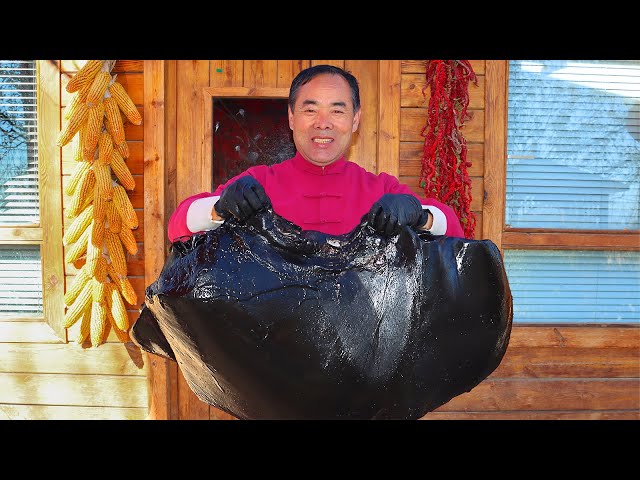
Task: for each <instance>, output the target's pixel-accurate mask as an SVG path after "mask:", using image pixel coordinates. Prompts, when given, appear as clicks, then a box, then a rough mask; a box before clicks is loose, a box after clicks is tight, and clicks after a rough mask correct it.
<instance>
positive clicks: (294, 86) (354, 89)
mask: <svg viewBox="0 0 640 480" xmlns="http://www.w3.org/2000/svg"><path fill="white" fill-rule="evenodd" d="M327 73H328V74H330V75H340V76H341V77H342V78H344V79H345V80H346V81H347V83H348V84H349V87H351V101H352V102H353V111H354V112H357V111H358V110H360V87H359V86H358V80H357V79H356V77H354V76H353V75H352V74H351V73H349V72H347V71H346V70H344V69H342V68H340V67H336V66H334V65H324V64H322V65H314V66H313V67H309V68H305V69H304V70H302V71H301V72H300V73H298V75H296V77H295V78H294V79H293V81H292V82H291V88H290V90H289V108H290V109H291V111H292V112H293V110H294V107H295V105H296V100H297V98H298V90H300V87H302V86H303V85H305V84H307V83H309V81H311V79H313V78H315V77H317V76H318V75H322V74H327Z"/></svg>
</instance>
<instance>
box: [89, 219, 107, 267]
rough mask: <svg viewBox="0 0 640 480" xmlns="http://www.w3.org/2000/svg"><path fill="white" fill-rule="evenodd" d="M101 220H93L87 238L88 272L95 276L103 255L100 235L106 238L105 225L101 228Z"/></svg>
mask: <svg viewBox="0 0 640 480" xmlns="http://www.w3.org/2000/svg"><path fill="white" fill-rule="evenodd" d="M99 225H101V222H96V221H95V220H94V221H93V222H91V227H90V229H91V230H90V233H89V237H88V238H87V263H86V264H85V267H84V268H86V269H87V273H88V274H89V275H91V276H95V273H96V270H97V269H98V262H99V261H100V257H101V256H102V246H103V243H102V242H100V238H98V237H100V236H102V237H103V238H104V227H102V229H100V226H99Z"/></svg>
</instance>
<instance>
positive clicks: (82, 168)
mask: <svg viewBox="0 0 640 480" xmlns="http://www.w3.org/2000/svg"><path fill="white" fill-rule="evenodd" d="M90 166H91V163H90V162H78V163H77V164H76V168H75V169H74V170H73V173H72V174H71V178H70V179H69V183H67V186H66V187H64V193H66V194H67V195H68V196H71V195H73V192H75V190H76V187H77V186H78V184H79V183H80V180H81V179H82V176H83V175H86V173H87V171H89V167H90Z"/></svg>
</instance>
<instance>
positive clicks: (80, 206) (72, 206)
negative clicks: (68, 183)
mask: <svg viewBox="0 0 640 480" xmlns="http://www.w3.org/2000/svg"><path fill="white" fill-rule="evenodd" d="M95 183H96V177H95V175H94V173H93V170H92V169H89V170H87V171H86V173H84V174H82V178H81V179H80V184H79V185H78V187H77V188H76V189H75V191H74V192H73V196H72V197H71V202H70V203H69V206H68V207H67V212H66V215H67V218H73V217H75V216H76V215H78V213H79V212H81V211H82V210H84V203H85V201H86V200H87V199H89V200H93V187H94V185H95Z"/></svg>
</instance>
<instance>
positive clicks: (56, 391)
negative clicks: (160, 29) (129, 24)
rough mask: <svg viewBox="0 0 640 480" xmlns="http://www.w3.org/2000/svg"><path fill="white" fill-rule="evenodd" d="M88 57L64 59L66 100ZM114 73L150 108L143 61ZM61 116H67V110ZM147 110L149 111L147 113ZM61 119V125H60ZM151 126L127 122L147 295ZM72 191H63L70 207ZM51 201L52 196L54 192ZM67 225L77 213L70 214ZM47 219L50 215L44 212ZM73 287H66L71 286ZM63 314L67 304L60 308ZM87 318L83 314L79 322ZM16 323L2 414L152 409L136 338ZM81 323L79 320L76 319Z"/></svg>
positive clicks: (132, 274)
mask: <svg viewBox="0 0 640 480" xmlns="http://www.w3.org/2000/svg"><path fill="white" fill-rule="evenodd" d="M85 62H86V61H85V60H75V61H73V60H70V61H67V60H63V61H58V62H57V65H58V66H59V69H58V72H59V75H60V81H59V82H57V83H58V85H59V86H60V91H59V92H58V94H59V95H60V102H59V105H60V107H61V108H64V107H65V106H66V105H67V102H68V101H69V99H70V98H71V95H70V94H68V93H67V92H66V90H65V86H66V84H67V83H68V81H69V79H70V78H71V77H72V76H73V74H75V73H76V72H77V70H78V69H79V68H81V67H82V65H83V64H84V63H85ZM112 73H115V74H117V75H118V77H117V79H118V81H119V82H121V83H122V84H123V85H124V87H125V89H126V90H127V92H128V93H129V95H130V96H131V98H132V100H133V101H134V102H135V104H136V105H137V106H138V108H139V109H140V111H141V113H143V112H142V104H143V97H144V90H143V61H139V60H138V61H118V62H116V64H115V66H114V69H113V71H112ZM59 113H60V115H58V119H61V118H62V115H61V112H59ZM143 117H144V115H143ZM60 127H61V124H58V125H56V128H57V130H56V131H59V130H60ZM142 132H143V130H142V127H141V126H133V125H131V124H130V123H126V124H125V135H126V138H127V141H128V146H129V150H130V157H129V159H128V160H127V164H128V166H129V169H130V170H131V173H132V174H133V177H134V179H135V181H136V188H135V190H134V191H133V192H131V193H130V194H129V195H130V198H131V200H132V203H133V206H134V208H135V209H136V213H137V214H138V217H139V220H140V225H141V226H140V227H139V228H138V229H137V230H135V231H134V236H135V238H136V240H137V242H138V252H139V253H138V254H137V255H136V256H134V257H132V256H130V255H129V254H128V253H127V257H128V259H127V261H128V268H129V279H130V281H131V283H132V285H133V286H134V288H135V291H136V294H137V296H138V299H141V300H142V299H143V298H144V296H143V295H144V269H145V265H144V253H143V252H144V248H143V238H144V228H143V222H142V220H143V218H144V216H143V211H142V202H143V196H144V189H143V186H144V183H143V178H142V169H143V153H142V152H143V140H144V139H143V134H142ZM58 161H60V162H61V165H62V168H61V174H62V178H61V179H59V180H60V181H61V183H62V185H63V186H64V185H66V183H67V181H68V180H69V177H70V175H71V174H72V172H73V170H74V167H75V163H76V162H75V161H74V160H73V157H72V145H71V143H70V144H68V145H66V146H65V147H63V148H62V149H61V153H60V157H59V158H58ZM69 200H70V197H67V196H66V195H64V194H63V198H62V199H61V201H62V207H66V206H67V204H68V202H69ZM48 201H51V200H50V199H48ZM58 207H59V208H58V211H59V212H60V214H61V215H62V216H63V220H62V223H63V227H64V229H66V228H67V227H68V226H69V224H70V223H71V220H72V219H68V218H66V216H65V215H64V211H63V210H62V207H61V206H60V205H58ZM42 221H43V222H45V223H46V222H47V219H46V218H43V219H42ZM64 272H65V287H68V286H69V285H70V284H71V282H72V281H73V279H74V277H75V275H76V274H77V272H78V269H77V268H76V267H74V266H73V265H70V264H69V265H67V264H65V266H64ZM65 291H66V290H65ZM127 307H128V313H129V318H130V320H131V321H133V320H134V319H135V318H137V313H138V312H137V306H129V305H127ZM59 315H60V317H62V316H64V311H60V312H59ZM78 323H79V322H78ZM13 325H14V326H13V328H11V329H0V419H28V420H51V419H69V420H92V419H96V420H109V419H115V420H134V419H145V418H147V413H148V399H149V394H148V388H147V378H146V369H145V362H146V359H145V357H144V356H143V355H142V354H141V352H140V350H139V349H138V348H137V347H135V346H134V345H133V344H132V343H128V344H123V343H121V342H120V341H119V340H118V338H117V337H116V336H115V334H114V333H113V332H111V333H110V334H109V338H108V341H107V343H105V344H103V345H100V346H98V347H86V346H85V347H83V346H80V345H78V344H76V343H75V342H74V341H73V339H74V338H75V333H74V327H72V328H71V329H69V332H68V335H67V337H68V338H69V340H70V341H69V342H66V341H65V339H62V338H60V337H59V336H58V335H57V334H55V333H54V331H53V330H52V328H51V327H50V326H49V325H48V324H47V323H45V322H26V321H23V322H13ZM76 326H77V325H76Z"/></svg>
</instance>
